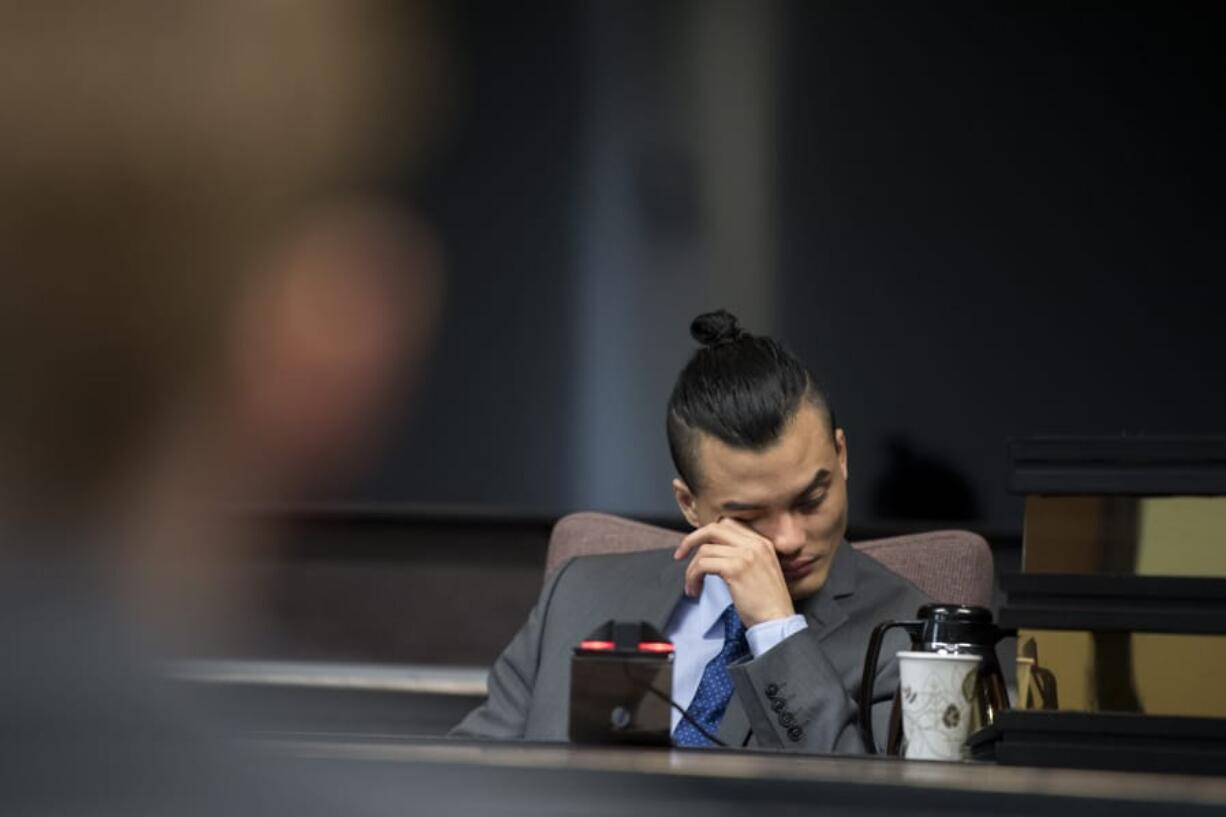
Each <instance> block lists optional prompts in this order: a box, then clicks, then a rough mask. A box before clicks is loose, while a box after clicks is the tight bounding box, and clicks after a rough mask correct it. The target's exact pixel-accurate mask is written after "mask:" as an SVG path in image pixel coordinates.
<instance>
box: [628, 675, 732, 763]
mask: <svg viewBox="0 0 1226 817" xmlns="http://www.w3.org/2000/svg"><path fill="white" fill-rule="evenodd" d="M622 671H623V672H625V673H626V677H627V678H629V679H630V680H631V681H633V682H634V683H636V684H640V685H641V686H642V687H643V688H644V689H646V690H647V691H648V692H650V693H651V694H652V695H655V696H656V697H657V698H659V699H660V700H662V701H664V702H665V703H666V704H668V705H669V706H671V707H672V708H673V709H675V710H677V711H678V712H680V713H681V717H682V718H683V719H685V720H686V721H687V722H688V723H689V724H690V726H692V727H694V728H695V729H697V730H698V733H699V734H701V735H702V736H703V737H704V738H706V739H707V740H709V741H711V742H712V743H714V744H715V745H716V746H722V747H723V748H725V749H727V748H728V744H726V743H724V742H723V741H722V740H720V739H719V738H717V737H715V735H712V734H711V733H710V732H708V731H707V730H706V729H704V728H703V726H702V724H701V723H699V722H698V721H696V720H694V718H693V717H692V716H691V715H690V713H689V712H686V711H685V709H684V708H683V707H682V706H681V705H680V704H678V703H677V702H676V701H674V700H673V699H672V698H670V697H669V696H667V695H665V694H664V693H663V692H661V691H660V690H658V689H656V688H655V687H653V686H652V685H651V684H650V683H648V682H647V681H644V680H643V679H641V678H635V677H634V676H633V675H631V674H630V665H629V664H627V663H625V662H623V663H622Z"/></svg>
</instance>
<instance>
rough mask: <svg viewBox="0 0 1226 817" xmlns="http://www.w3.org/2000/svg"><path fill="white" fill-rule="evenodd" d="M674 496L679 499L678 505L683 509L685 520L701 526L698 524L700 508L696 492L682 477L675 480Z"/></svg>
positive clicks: (693, 525)
mask: <svg viewBox="0 0 1226 817" xmlns="http://www.w3.org/2000/svg"><path fill="white" fill-rule="evenodd" d="M673 496H674V497H676V499H677V507H678V508H680V509H681V515H682V516H684V517H685V521H686V522H689V523H690V526H691V527H695V528H697V527H701V526H700V525H699V524H698V508H697V507H696V505H697V500H695V499H694V492H693V491H691V490H690V486H688V485H686V484H685V482H684V481H683V480H682V479H681V478H680V477H678V478H676V479H674V480H673Z"/></svg>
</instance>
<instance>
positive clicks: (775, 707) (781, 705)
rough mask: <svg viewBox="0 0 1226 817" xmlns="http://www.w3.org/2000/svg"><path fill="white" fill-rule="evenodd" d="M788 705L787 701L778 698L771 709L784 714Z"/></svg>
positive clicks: (772, 703) (772, 702)
mask: <svg viewBox="0 0 1226 817" xmlns="http://www.w3.org/2000/svg"><path fill="white" fill-rule="evenodd" d="M787 705H788V704H787V701H785V700H783V699H782V698H776V699H775V700H773V701H771V709H773V710H775V711H776V712H782V711H783V708H784V707H785V706H787Z"/></svg>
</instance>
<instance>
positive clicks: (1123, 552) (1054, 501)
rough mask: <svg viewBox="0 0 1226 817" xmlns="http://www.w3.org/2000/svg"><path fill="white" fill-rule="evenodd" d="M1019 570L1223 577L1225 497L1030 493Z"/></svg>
mask: <svg viewBox="0 0 1226 817" xmlns="http://www.w3.org/2000/svg"><path fill="white" fill-rule="evenodd" d="M1022 569H1023V570H1024V571H1025V572H1027V573H1074V574H1102V575H1136V576H1201V577H1212V578H1226V497H1186V496H1174V497H1129V496H1029V497H1027V498H1026V516H1025V527H1024V531H1023V537H1022Z"/></svg>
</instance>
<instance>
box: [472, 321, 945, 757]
mask: <svg viewBox="0 0 1226 817" xmlns="http://www.w3.org/2000/svg"><path fill="white" fill-rule="evenodd" d="M690 331H691V334H693V336H694V338H695V339H696V340H698V341H699V342H700V343H702V344H703V348H701V349H699V350H698V351H697V352H695V354H694V356H693V357H692V358H691V360H690V362H689V363H688V364H687V366H686V367H685V369H684V370H683V371H682V372H681V374H680V376H679V377H678V379H677V384H676V386H675V388H674V390H673V394H672V397H671V399H670V402H669V411H668V426H667V427H668V437H669V446H670V450H671V453H672V456H673V461H674V464H675V465H676V467H677V474H678V476H677V478H676V479H675V480H674V481H673V491H674V494H675V496H676V499H677V504H678V506H679V507H680V509H681V512H682V514H684V516H685V518H686V520H687V521H688V522H689V523H690V524H691V525H692V526H693V527H694V531H693V532H692V533H690V534H689V535H688V536H686V537H685V539H684V540H683V541H682V543H681V545H680V546H679V547H678V548H677V550H676V551H668V550H664V551H660V550H656V551H646V552H641V553H633V554H618V555H609V556H594V557H587V558H580V559H575V560H572V561H571V562H569V563H567V564H566V565H564V566H563V568H562V569H561V570H559V571H558V572H557V573H556V574H555V575H554V576H553V577H551V578H550V579H549V581H547V582H546V585H545V587H544V590H543V591H542V593H541V597H540V601H539V602H538V604H537V606H536V608H535V609H534V610H533V611H532V613H531V615H530V616H529V618H528V621H527V623H526V624H525V625H524V626H523V628H522V629H521V630H520V631H519V633H518V634H517V635H516V636H515V638H514V640H513V641H512V642H511V644H510V645H509V646H508V647H507V648H506V650H505V651H504V652H503V654H502V655H501V656H500V657H499V659H498V661H497V663H496V664H495V665H494V667H493V669H492V671H491V673H490V696H489V699H488V700H487V701H486V702H485V703H484V704H483V705H481V706H480V707H478V708H477V709H476V710H474V711H473V712H472V713H470V714H469V715H468V717H466V718H465V719H464V721H463V722H462V723H460V724H459V726H457V727H456V728H455V730H454V731H453V734H454V735H457V736H467V737H488V738H502V739H516V738H522V739H529V740H565V739H566V736H567V727H568V723H567V713H568V707H569V700H570V667H569V662H570V656H571V651H572V649H573V648H574V647H575V646H576V645H577V644H578V643H579V642H580V641H581V640H583V639H584V638H586V637H588V636H589V634H590V633H591V632H592V631H593V630H594V629H595V628H596V627H598V626H599V625H600V624H601V623H603V622H605V621H607V620H609V619H615V620H631V621H639V620H642V621H647V622H650V623H652V624H653V625H655V626H656V627H657V628H658V629H660V630H661V631H662V632H663V633H664V634H665V635H666V636H667V637H668V638H669V639H670V640H671V641H672V642H673V643H674V644H675V645H676V663H675V666H674V679H673V698H674V700H676V701H677V702H678V704H679V705H680V706H685V707H687V708H686V715H685V716H681V717H679V716H677V715H674V719H673V720H674V731H673V740H674V742H675V743H676V744H678V745H687V746H703V745H712V744H714V743H716V742H718V743H720V744H725V745H728V746H737V747H740V746H752V747H761V748H768V749H783V750H793V751H808V752H830V751H837V752H859V751H863V749H864V747H863V745H862V744H861V741H860V737H859V733H858V730H857V729H856V727H855V722H856V715H857V709H856V703H855V701H856V696H857V694H858V690H859V686H860V676H861V669H862V666H863V660H864V650H865V647H866V646H867V644H868V638H869V634H870V632H871V631H872V628H873V627H874V626H875V625H877V624H878V623H880V622H881V621H884V620H887V619H897V618H913V617H914V615H915V613H916V610H917V609H918V608H919V607H920V606H921V605H922V604H925V603H927V602H928V601H929V599H928V598H927V597H926V596H925V595H924V594H923V593H922V592H921V591H920V590H919V589H917V588H916V587H915V586H913V585H912V584H910V583H909V582H908V581H906V580H905V579H903V578H902V577H900V576H898V575H896V574H894V573H893V572H891V571H890V570H888V569H887V568H885V567H883V566H882V565H881V564H879V563H878V562H876V561H875V560H873V559H872V558H870V557H868V556H864V555H862V554H861V553H859V552H858V551H856V550H854V549H853V548H851V547H850V546H848V545H847V544H846V542H844V540H843V536H844V533H845V531H846V528H847V440H846V435H845V434H844V432H843V429H841V428H838V427H837V426H836V425H835V422H834V416H833V413H832V412H831V410H830V408H829V405H828V403H827V401H826V399H825V397H824V396H823V395H822V394H821V392H820V391H819V390H818V388H817V386H816V383H815V381H814V379H813V377H812V375H811V374H810V373H809V372H808V371H807V370H806V369H805V368H804V367H803V366H802V365H801V364H800V363H799V362H798V361H797V360H796V359H795V358H794V357H793V356H792V355H791V354H790V353H789V352H788V351H787V350H786V349H784V348H783V347H782V346H781V345H780V344H779V343H778V342H776V341H775V340H773V339H771V338H768V337H760V336H754V335H750V334H748V333H746V332H744V331H743V330H741V329H740V328H739V326H738V325H737V322H736V319H735V318H734V317H733V316H731V315H730V314H728V313H727V312H723V311H720V312H715V313H708V314H706V315H701V316H699V317H698V318H697V319H696V320H695V321H694V323H693V325H692V326H691V330H690ZM905 646H906V643H905V640H903V637H902V636H901V635H899V636H898V637H897V638H896V639H894V640H888V639H887V643H886V645H885V647H884V648H883V651H882V652H883V656H882V657H883V661H882V663H881V666H880V669H879V672H878V675H877V677H876V678H875V679H874V701H875V704H874V711H873V719H874V722H875V726H876V727H877V728H876V729H875V732H876V733H877V734H879V735H885V734H886V731H887V730H886V723H885V721H886V720H887V719H888V715H889V707H890V701H891V700H892V697H893V693H894V690H895V688H896V687H897V683H898V667H897V662H896V661H895V660H894V659H893V655H894V652H895V651H897V650H898V649H904V648H905ZM712 738H716V740H714V741H713V740H712Z"/></svg>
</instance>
